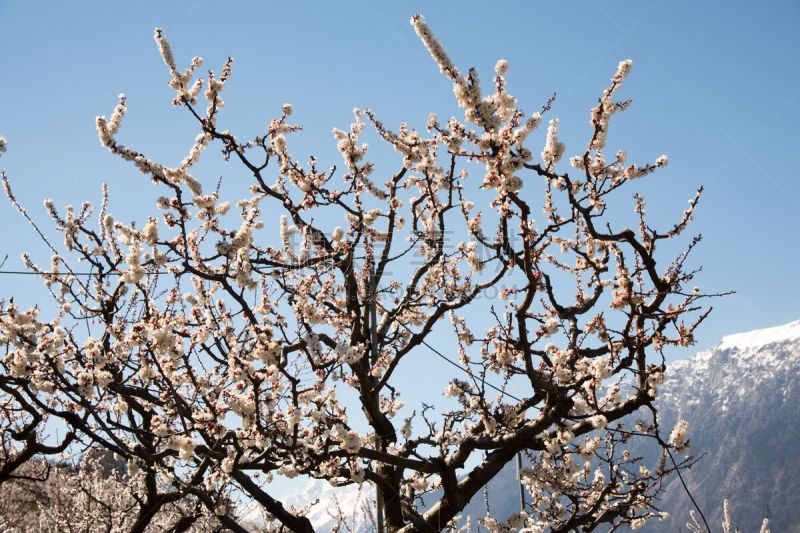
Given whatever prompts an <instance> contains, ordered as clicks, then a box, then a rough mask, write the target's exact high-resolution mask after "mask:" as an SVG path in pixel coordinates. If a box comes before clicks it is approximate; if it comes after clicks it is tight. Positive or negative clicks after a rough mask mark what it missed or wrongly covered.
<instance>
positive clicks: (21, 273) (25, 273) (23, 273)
mask: <svg viewBox="0 0 800 533" xmlns="http://www.w3.org/2000/svg"><path fill="white" fill-rule="evenodd" d="M0 274H15V275H18V276H121V275H122V274H121V273H119V272H103V273H101V272H45V271H39V272H30V271H28V270H0Z"/></svg>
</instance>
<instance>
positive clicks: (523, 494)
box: [517, 452, 525, 513]
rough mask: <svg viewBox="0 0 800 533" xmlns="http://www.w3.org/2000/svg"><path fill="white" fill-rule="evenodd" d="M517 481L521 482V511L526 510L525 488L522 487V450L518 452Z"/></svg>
mask: <svg viewBox="0 0 800 533" xmlns="http://www.w3.org/2000/svg"><path fill="white" fill-rule="evenodd" d="M517 483H518V484H519V512H520V513H524V512H525V490H524V489H523V488H522V452H517Z"/></svg>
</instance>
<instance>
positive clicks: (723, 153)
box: [0, 1, 800, 355]
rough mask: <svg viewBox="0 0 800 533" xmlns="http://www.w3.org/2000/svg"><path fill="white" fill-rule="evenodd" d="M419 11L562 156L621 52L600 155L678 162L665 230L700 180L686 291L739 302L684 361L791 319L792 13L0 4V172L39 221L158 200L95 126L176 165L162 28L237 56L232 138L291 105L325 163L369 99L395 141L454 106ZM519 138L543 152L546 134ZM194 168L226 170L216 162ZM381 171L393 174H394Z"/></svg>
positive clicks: (299, 146) (17, 246)
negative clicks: (110, 120)
mask: <svg viewBox="0 0 800 533" xmlns="http://www.w3.org/2000/svg"><path fill="white" fill-rule="evenodd" d="M234 6H235V7H234ZM415 12H421V13H423V14H424V15H425V16H426V19H427V21H428V23H429V24H430V25H431V27H432V29H433V30H434V32H435V33H436V35H437V37H439V39H441V41H442V42H443V44H444V45H445V47H446V49H447V50H448V53H449V54H450V56H451V57H452V59H453V60H454V62H455V63H456V64H457V65H458V66H459V67H460V68H462V69H466V68H468V67H470V66H475V67H477V68H478V69H479V72H480V73H481V74H482V78H483V80H484V83H485V84H486V83H489V82H488V80H489V79H491V75H492V70H491V69H492V67H493V66H494V63H495V62H496V60H497V59H499V58H501V57H502V58H506V59H507V60H508V61H509V62H510V65H511V70H510V72H509V76H508V78H509V89H510V91H511V93H512V94H514V95H515V96H516V97H517V98H518V99H519V100H520V101H521V102H522V105H523V107H526V108H527V109H529V110H531V111H532V110H536V109H538V108H539V107H540V106H541V105H542V103H543V102H544V100H545V99H546V98H547V97H548V96H549V95H550V94H552V92H553V91H557V92H558V98H557V100H556V102H555V104H554V108H553V111H552V114H551V116H556V117H559V118H560V119H561V121H562V122H561V140H563V141H564V142H566V145H567V150H566V154H567V156H569V155H574V154H577V153H580V152H581V151H582V150H583V147H584V146H585V143H586V140H587V138H588V134H589V125H588V110H589V108H590V107H591V106H592V105H594V103H595V102H596V98H597V97H598V96H599V94H600V92H601V91H602V89H603V88H604V87H605V86H606V83H607V81H608V78H609V77H610V76H611V75H612V74H613V72H614V70H615V68H616V65H617V63H618V61H620V60H621V59H625V58H631V59H633V60H634V67H633V71H632V73H631V75H630V77H629V78H628V80H627V81H626V83H625V86H624V88H623V90H622V93H621V96H622V97H625V98H632V99H633V105H632V107H631V109H630V110H629V111H627V112H626V113H625V114H624V115H623V116H622V117H623V118H619V117H621V116H620V115H617V117H615V120H614V122H613V123H612V133H611V135H610V136H609V147H612V146H613V147H615V148H617V147H618V148H625V149H627V151H628V154H629V159H630V160H631V161H639V162H644V161H652V160H654V159H655V158H656V157H658V156H659V155H660V154H662V153H666V154H668V155H669V159H670V165H669V166H668V167H667V168H666V169H664V170H663V171H662V172H660V173H658V174H657V175H655V176H654V177H652V178H649V179H648V180H646V181H640V182H639V183H640V184H641V190H642V192H643V193H644V194H645V197H646V198H647V199H648V211H649V213H650V214H651V215H652V216H653V218H654V220H656V221H658V220H661V221H662V223H666V221H668V220H672V218H670V217H672V216H673V214H678V213H680V212H681V211H682V210H683V209H684V208H685V207H686V205H687V204H686V201H687V200H688V199H689V198H691V196H692V195H693V192H694V190H695V188H696V187H697V186H699V185H703V186H705V187H706V192H705V196H704V199H703V201H702V202H701V204H700V208H699V211H698V214H697V216H696V222H695V225H694V227H693V230H694V231H695V232H701V233H703V235H704V242H703V243H702V245H701V246H700V248H699V249H698V250H697V252H696V255H695V256H694V262H693V264H695V265H703V268H704V271H703V273H702V274H701V275H700V276H699V278H698V280H699V285H701V286H702V288H703V289H705V290H708V291H725V290H729V289H734V290H736V291H737V294H736V295H734V296H729V297H727V298H725V299H721V300H717V301H715V302H714V306H715V312H714V314H713V315H712V317H711V319H710V320H709V321H708V322H707V324H706V325H705V327H703V328H702V330H701V331H700V334H699V338H698V345H697V348H698V349H701V348H705V347H708V346H711V345H713V344H715V343H716V342H717V340H718V339H719V338H720V337H721V336H722V335H725V334H729V333H734V332H738V331H743V330H748V329H753V328H759V327H767V326H771V325H777V324H782V323H785V322H789V321H792V320H796V319H798V318H800V307H799V306H798V304H797V302H798V301H800V283H799V282H800V279H798V277H799V276H798V263H800V252H799V251H798V243H799V239H798V228H800V224H798V214H800V182H799V181H798V172H799V171H798V165H797V162H796V159H797V154H798V148H800V129H798V127H797V124H798V119H800V74H798V70H797V65H798V64H800V61H798V60H799V59H800V57H798V56H800V34H798V32H797V27H798V26H800V5H798V4H797V3H795V2H789V1H787V2H773V3H769V4H760V5H757V4H756V3H754V2H738V1H737V2H726V3H706V2H688V1H681V2H676V1H670V2H665V1H662V2H603V3H600V2H569V3H559V2H546V3H545V2H508V3H500V4H497V5H496V6H489V5H487V4H486V3H485V2H458V3H456V2H434V1H429V2H427V3H425V2H370V3H368V2H366V1H356V2H349V3H338V2H337V3H334V2H293V3H289V2H280V3H278V2H257V3H256V2H252V3H236V4H231V5H230V6H222V5H221V4H219V3H218V2H217V3H214V2H209V1H198V2H168V3H167V2H145V1H140V2H131V3H122V2H50V3H46V2H40V3H32V2H10V1H2V2H0V49H2V50H3V54H2V60H0V68H1V69H2V85H0V135H3V136H5V137H6V138H7V139H8V142H9V146H8V152H7V153H5V154H3V156H2V158H0V168H1V169H3V170H5V171H6V173H7V174H8V175H9V177H10V178H11V179H12V184H13V186H14V188H15V191H16V194H17V197H18V199H19V200H20V201H21V202H22V203H23V204H24V205H26V206H27V207H28V208H29V210H30V212H31V214H32V216H34V217H35V218H36V219H38V220H40V221H42V222H43V226H45V227H50V226H49V224H48V222H47V221H46V220H45V217H46V215H45V213H44V209H43V207H42V203H41V200H42V198H43V197H45V196H47V197H52V198H54V199H55V202H56V205H57V206H61V207H63V206H64V205H66V204H69V203H72V204H76V205H77V204H79V203H80V201H82V200H84V199H88V200H91V201H92V202H97V201H98V200H99V196H100V183H101V182H103V181H107V182H108V183H109V184H110V186H111V191H112V208H113V210H114V211H115V212H116V213H117V214H120V213H121V214H123V215H124V216H122V217H121V218H123V219H124V218H126V217H127V218H133V217H137V218H139V220H140V221H141V220H142V215H144V214H145V213H148V214H149V213H152V211H153V210H154V208H153V203H152V198H153V197H154V196H155V195H157V192H158V191H157V190H155V189H154V188H153V187H152V186H151V185H150V184H149V182H148V180H146V179H144V178H143V177H142V176H141V175H140V174H139V173H138V172H137V171H136V170H135V169H133V168H132V166H131V165H129V164H126V163H125V162H123V161H121V160H120V159H118V158H116V157H115V156H112V155H111V154H109V153H108V152H107V151H106V150H105V149H104V148H102V147H100V145H99V143H98V140H97V135H96V132H95V127H94V118H95V116H96V115H99V114H106V115H109V114H110V113H111V111H112V109H113V106H114V105H115V103H116V96H117V94H118V93H120V92H124V93H126V94H127V95H128V101H129V111H128V117H127V119H126V121H125V122H124V124H123V129H122V131H121V133H120V140H121V141H122V142H123V143H125V144H128V145H130V146H132V147H134V148H137V149H139V150H142V151H143V152H145V153H146V154H147V155H149V156H150V157H152V158H153V159H156V160H160V161H163V162H165V163H168V164H172V165H175V164H177V163H178V162H179V161H180V159H181V158H182V157H183V155H184V154H185V153H186V151H187V150H188V148H189V146H190V145H191V142H192V140H193V138H194V135H195V134H196V129H195V125H194V123H193V122H192V120H191V119H190V118H189V116H188V114H187V113H186V112H185V110H183V109H176V108H173V107H172V105H171V99H172V96H173V94H174V93H173V91H172V90H171V89H169V88H168V87H167V86H166V82H167V81H168V79H169V77H168V74H167V72H166V69H165V67H164V65H163V63H162V62H161V59H160V57H159V54H158V51H157V49H156V46H155V44H154V42H153V39H152V33H153V28H154V27H155V26H161V27H163V28H164V29H165V31H166V34H167V36H168V37H169V39H170V41H171V43H172V46H173V50H174V52H175V55H176V58H177V60H178V63H179V65H186V64H187V63H188V61H189V59H190V58H191V57H192V56H193V55H200V56H202V57H204V58H205V60H206V63H205V66H204V68H213V69H216V70H219V68H220V66H221V64H222V62H223V61H224V59H225V58H226V57H227V56H228V55H230V56H233V57H234V58H235V60H236V62H235V64H234V73H233V78H232V80H231V82H230V83H229V84H228V85H227V87H226V89H225V93H224V97H225V101H226V108H225V110H224V111H223V113H222V115H221V118H220V121H221V125H222V126H223V127H224V128H228V129H231V130H233V131H234V132H235V133H237V134H238V136H239V138H245V137H251V136H253V135H255V134H257V133H261V132H262V131H263V129H264V126H265V124H266V122H267V121H268V120H269V119H270V118H271V117H272V116H274V115H276V114H277V113H278V112H279V109H280V106H281V104H283V103H284V102H291V103H292V104H293V105H294V108H295V114H294V115H293V117H292V118H294V119H295V120H296V122H298V123H300V124H303V126H304V127H305V132H304V133H303V134H302V135H300V136H298V137H297V138H296V140H295V141H293V146H294V147H295V148H294V152H295V154H296V155H297V157H299V158H300V159H301V160H305V157H306V154H309V153H314V154H316V155H317V156H318V157H320V160H321V161H322V163H323V165H324V166H327V165H329V164H333V163H338V156H337V154H336V153H335V151H334V147H335V146H334V142H333V140H332V138H331V134H330V130H331V128H332V127H334V126H336V127H340V128H346V127H347V126H348V125H349V123H350V122H351V119H352V115H351V110H352V108H353V107H356V106H358V107H362V108H364V107H371V108H372V109H373V110H375V111H376V112H377V113H378V115H379V116H380V117H381V118H382V119H383V120H384V122H385V123H386V124H387V125H389V126H391V127H394V128H396V127H397V125H398V123H399V122H400V121H401V120H406V121H408V122H409V123H410V125H412V126H416V127H418V128H422V127H424V124H425V120H426V117H427V115H428V113H429V112H431V111H435V112H438V113H440V115H441V116H443V117H447V116H450V114H453V113H455V107H454V104H453V102H452V92H451V88H450V84H449V82H447V81H446V80H445V79H444V78H443V77H442V76H441V75H440V74H439V73H438V69H437V68H436V66H435V65H434V63H433V61H432V60H431V59H430V57H429V55H428V53H427V52H426V51H425V49H424V48H423V46H422V44H421V43H420V42H419V40H418V38H417V37H416V35H415V34H414V32H413V29H412V28H411V26H410V25H409V23H408V20H409V17H410V16H411V14H413V13H415ZM540 137H541V138H540ZM531 139H532V141H533V143H534V146H536V144H535V143H539V142H541V143H543V141H544V128H541V129H540V131H539V132H538V137H536V134H535V135H534V136H533V137H532V138H531ZM205 157H206V159H211V160H214V159H218V157H217V156H216V155H215V154H214V151H213V150H212V151H210V152H209V153H207V154H206V156H205ZM566 160H567V157H565V158H564V161H566ZM377 163H378V169H379V171H381V170H383V171H384V172H387V173H388V172H391V171H392V170H393V169H395V168H396V167H397V161H396V160H391V161H388V164H383V161H382V160H378V161H377ZM215 164H216V165H217V166H213V165H215ZM208 165H209V166H208V167H206V168H207V169H208V173H207V175H206V176H205V178H206V184H207V186H211V185H212V184H213V183H214V182H215V181H216V179H217V178H218V177H219V176H220V175H224V176H225V180H236V179H238V178H239V177H242V179H243V178H244V175H243V174H242V173H241V171H240V169H238V168H233V167H232V166H230V167H226V166H224V165H221V164H217V163H213V164H212V163H208ZM142 205H144V208H143V207H142ZM0 220H2V224H3V231H4V233H3V240H2V247H1V249H0V257H2V256H3V255H6V254H8V255H9V260H8V262H7V264H6V266H5V268H7V269H19V268H20V267H21V264H20V263H21V262H20V260H19V255H20V252H21V251H22V250H24V249H31V250H32V251H34V252H35V253H37V254H38V255H37V256H38V257H40V258H42V257H46V255H45V254H44V253H43V249H42V247H41V246H40V245H39V244H38V243H37V242H36V239H35V235H34V233H33V232H32V231H31V230H30V228H28V227H26V224H25V222H24V221H23V220H22V219H21V218H20V217H19V216H17V215H16V213H15V212H14V211H13V210H12V209H11V208H10V206H8V205H7V204H6V203H5V202H0ZM38 285H39V282H38V281H34V280H27V279H21V278H19V277H14V276H2V277H0V288H1V289H2V294H4V295H9V294H13V293H16V294H17V298H18V300H22V301H25V298H28V301H32V302H35V301H37V298H40V293H39V292H37V290H36V289H34V288H33V287H34V286H36V287H38ZM693 351H694V350H688V351H687V352H686V353H684V354H682V355H689V354H690V353H693Z"/></svg>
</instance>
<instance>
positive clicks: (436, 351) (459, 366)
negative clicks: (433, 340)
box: [397, 322, 522, 402]
mask: <svg viewBox="0 0 800 533" xmlns="http://www.w3.org/2000/svg"><path fill="white" fill-rule="evenodd" d="M397 324H399V325H401V326H403V327H404V328H406V330H407V331H408V332H410V333H414V332H413V331H412V330H411V328H409V327H408V326H406V325H405V324H403V323H402V322H397ZM420 342H421V344H423V345H425V346H426V347H427V348H428V349H429V350H431V351H432V352H433V353H435V354H436V355H438V356H439V357H441V358H442V359H444V360H445V361H447V362H448V363H450V364H451V365H453V366H454V367H456V368H457V369H459V370H461V371H462V372H464V373H465V374H467V375H470V373H469V372H468V371H467V369H465V368H464V367H463V366H461V365H459V364H458V363H456V362H455V361H453V360H452V359H450V358H449V357H447V356H446V355H444V354H443V353H442V352H440V351H439V350H437V349H436V348H434V347H433V346H431V345H430V344H428V342H427V341H426V340H425V339H422V340H421V341H420ZM483 383H484V384H485V385H486V386H487V387H489V388H490V389H494V390H496V391H497V392H499V393H501V394H505V395H506V396H508V397H509V398H511V399H512V400H516V401H518V402H521V401H522V400H521V399H519V398H517V397H516V396H514V395H513V394H511V393H510V392H508V391H506V390H503V389H501V388H500V387H496V386H495V385H492V384H491V383H489V382H488V381H486V380H484V381H483Z"/></svg>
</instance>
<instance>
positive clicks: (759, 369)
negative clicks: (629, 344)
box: [644, 321, 800, 532]
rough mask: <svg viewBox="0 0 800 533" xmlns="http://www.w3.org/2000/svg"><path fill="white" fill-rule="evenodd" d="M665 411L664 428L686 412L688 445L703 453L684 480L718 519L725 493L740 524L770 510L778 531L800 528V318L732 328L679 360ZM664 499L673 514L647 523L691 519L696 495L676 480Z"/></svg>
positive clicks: (662, 401)
mask: <svg viewBox="0 0 800 533" xmlns="http://www.w3.org/2000/svg"><path fill="white" fill-rule="evenodd" d="M659 413H660V418H661V423H662V425H663V427H666V428H669V427H671V426H672V424H674V423H675V422H676V421H677V420H679V419H685V420H687V421H688V422H689V427H690V430H689V436H690V439H691V442H692V443H693V448H692V450H691V453H693V454H694V455H696V456H699V455H700V454H701V453H703V452H705V456H704V457H703V458H702V459H701V460H700V462H699V463H698V464H697V465H696V466H695V467H693V468H692V469H691V470H690V471H688V472H685V474H684V479H685V480H686V483H687V485H688V486H689V489H690V490H691V492H692V494H693V495H694V497H695V499H696V500H697V501H698V504H699V505H700V507H701V509H703V512H704V513H705V515H706V518H707V519H708V522H709V524H711V525H712V527H715V526H718V525H719V524H720V523H721V522H722V501H723V500H724V499H725V498H728V499H729V500H730V503H731V515H732V518H733V523H735V524H738V525H739V526H740V527H741V530H742V531H758V530H759V527H760V524H761V520H762V519H763V518H764V516H765V515H766V514H767V513H769V520H770V528H771V529H772V531H776V532H777V531H800V511H798V509H800V459H798V455H797V454H798V452H800V426H799V425H798V424H800V321H797V322H792V323H790V324H786V325H784V326H778V327H773V328H767V329H760V330H755V331H750V332H747V333H739V334H736V335H730V336H727V337H724V338H723V339H722V341H720V343H719V344H717V345H716V346H715V347H713V348H711V349H709V350H705V351H703V352H700V353H698V354H696V355H695V356H694V357H691V358H689V359H685V360H682V361H676V362H675V363H672V364H671V365H669V367H668V369H667V378H666V380H665V381H664V384H663V385H662V386H661V388H660V389H659ZM660 506H661V507H662V508H663V509H665V510H667V511H669V512H670V514H671V515H672V519H671V520H670V521H668V522H664V523H658V522H654V523H652V524H648V525H647V526H645V528H644V530H645V531H653V532H658V531H664V532H666V531H677V530H678V528H679V527H683V526H684V524H685V523H686V521H687V518H688V516H689V510H690V509H691V502H690V501H689V498H688V496H687V495H686V494H685V492H684V491H683V489H682V487H680V482H679V480H678V479H672V480H671V481H670V482H669V484H668V485H667V491H666V495H665V497H664V498H663V500H662V501H661V502H660ZM684 529H685V528H684Z"/></svg>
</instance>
